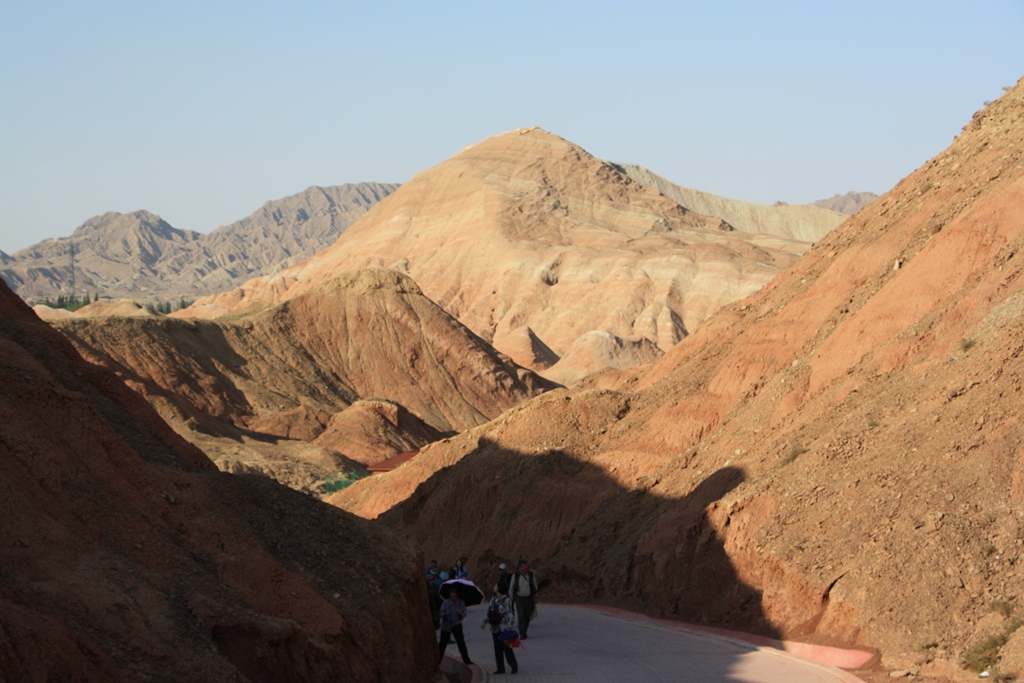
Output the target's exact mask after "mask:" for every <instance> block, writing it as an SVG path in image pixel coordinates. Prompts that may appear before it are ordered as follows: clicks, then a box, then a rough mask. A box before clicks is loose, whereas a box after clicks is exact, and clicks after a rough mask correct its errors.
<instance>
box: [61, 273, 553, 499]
mask: <svg viewBox="0 0 1024 683" xmlns="http://www.w3.org/2000/svg"><path fill="white" fill-rule="evenodd" d="M53 324H54V326H55V327H57V329H59V330H60V331H61V332H63V333H64V334H65V335H67V336H68V338H69V339H71V340H72V342H73V343H74V344H75V345H76V346H77V347H78V349H79V350H80V352H81V353H82V354H83V356H85V357H86V358H87V359H88V360H90V361H92V362H95V363H98V364H100V365H104V366H106V367H108V368H110V369H112V370H114V371H115V372H117V373H118V375H120V376H121V377H122V378H124V380H125V381H126V382H127V383H128V385H129V386H131V387H132V388H134V389H136V390H138V391H139V392H140V393H141V394H142V395H143V396H145V397H146V398H147V399H149V401H150V402H151V403H152V404H153V405H154V406H155V407H156V408H157V410H158V411H159V412H160V414H161V416H162V417H163V418H164V419H165V420H167V422H168V423H169V424H170V425H172V426H173V427H174V428H175V429H176V430H177V431H178V432H179V433H180V434H181V435H182V436H185V437H186V438H187V439H189V440H190V441H192V443H194V444H196V445H197V446H199V447H200V448H202V449H203V450H204V452H206V453H207V454H208V455H209V456H210V457H211V458H212V459H214V460H215V462H217V464H218V466H220V467H221V468H222V469H225V470H228V471H231V472H262V473H265V474H270V475H271V476H273V477H275V478H277V479H278V480H279V481H282V482H284V483H286V484H288V485H290V486H295V487H297V488H303V487H305V488H309V489H311V490H314V491H318V490H322V488H323V485H324V481H325V480H326V479H328V478H331V477H336V476H338V475H339V474H341V473H343V472H346V471H352V470H353V469H358V468H357V467H355V464H356V463H358V464H360V465H371V464H374V463H376V462H379V461H382V460H386V459H388V458H391V457H393V456H395V455H397V454H399V453H401V452H404V451H407V450H413V449H416V448H419V447H420V446H422V445H424V444H426V443H428V442H430V441H433V440H436V439H438V438H440V437H441V436H442V435H444V434H450V433H454V432H458V431H463V430H466V429H469V428H472V427H475V426H477V425H480V424H483V423H484V422H487V421H488V420H490V419H492V418H494V417H497V416H498V415H499V414H501V413H502V412H503V411H505V410H507V409H508V408H511V407H512V406H514V405H515V404H516V403H518V402H520V401H522V400H524V399H526V398H529V397H530V396H534V395H536V394H537V393H540V392H541V391H543V390H544V389H546V388H550V387H551V386H553V385H551V384H550V383H547V382H546V381H545V380H542V379H541V378H540V377H538V376H536V375H534V374H533V373H532V372H529V371H527V370H524V369H522V368H520V367H518V366H516V365H515V364H514V363H512V362H511V361H509V359H508V358H505V357H502V356H500V355H499V354H497V353H496V352H495V351H494V350H493V349H492V348H490V347H489V346H488V345H487V344H486V343H484V342H483V341H482V340H481V339H479V338H478V337H476V336H475V335H474V334H473V333H472V332H470V331H469V330H467V329H466V328H464V327H463V326H461V325H459V324H458V323H457V322H456V321H454V320H453V319H452V318H451V317H450V316H449V315H448V314H447V313H445V312H444V311H442V310H441V309H440V308H439V307H438V306H437V305H436V304H434V303H433V302H431V301H430V300H428V299H427V298H426V297H424V296H423V294H422V292H421V291H420V290H419V288H418V287H417V286H416V284H415V283H414V282H412V280H411V279H409V277H408V276H406V275H402V274H401V273H398V272H396V271H392V270H386V269H382V268H376V269H368V270H363V271H359V272H356V273H348V274H345V275H344V276H343V277H340V278H336V279H334V280H331V281H329V282H326V283H324V284H322V285H320V286H318V287H316V288H313V289H310V290H308V291H307V292H306V293H304V294H302V295H301V296H298V297H296V298H294V299H291V300H289V301H286V302H285V303H282V304H280V305H278V306H275V307H271V308H270V309H267V310H265V311H262V312H260V313H258V314H254V315H252V316H249V317H245V318H242V319H239V320H235V321H230V322H210V321H201V320H180V319H171V318H164V317H159V318H132V319H127V318H90V319H81V320H61V321H54V322H53ZM361 399H365V400H362V401H361ZM357 406H358V407H357ZM385 423H386V425H387V426H385Z"/></svg>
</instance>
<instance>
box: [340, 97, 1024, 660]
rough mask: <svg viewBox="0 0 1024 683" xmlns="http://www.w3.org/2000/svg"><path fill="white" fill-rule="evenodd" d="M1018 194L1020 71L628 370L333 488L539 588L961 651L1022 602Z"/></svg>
mask: <svg viewBox="0 0 1024 683" xmlns="http://www.w3.org/2000/svg"><path fill="white" fill-rule="evenodd" d="M1022 207H1024V82H1021V83H1018V85H1017V86H1016V87H1015V88H1013V89H1012V90H1011V91H1009V92H1008V93H1007V94H1006V95H1004V96H1003V97H1002V98H1001V99H1000V100H998V101H997V102H995V103H994V104H992V105H991V106H989V107H986V108H985V109H984V110H982V111H981V112H979V113H978V114H977V115H976V116H975V117H974V119H973V120H972V121H971V123H970V124H969V125H968V126H967V127H966V128H965V129H964V131H963V133H962V135H961V136H960V137H959V138H958V139H957V140H956V141H955V143H954V144H953V145H952V146H951V147H950V148H949V149H947V150H946V151H944V152H942V153H941V154H940V155H938V156H937V157H935V158H934V159H932V160H931V161H929V162H928V163H927V164H925V165H924V166H923V167H922V168H921V169H919V170H918V171H917V172H915V173H913V174H911V175H910V176H908V177H907V178H906V179H905V180H903V181H902V182H901V183H900V184H899V185H898V186H897V187H895V188H894V189H893V190H892V191H890V192H889V193H887V194H886V195H884V196H883V197H881V198H879V199H878V200H876V201H874V202H872V203H871V204H869V205H868V206H866V207H865V208H864V209H862V210H861V211H860V213H858V214H857V215H856V216H855V217H854V218H853V219H851V220H850V221H848V222H846V223H845V224H843V225H842V226H841V227H839V228H837V229H836V230H835V231H833V232H832V233H830V234H829V235H827V236H826V237H824V238H822V239H821V240H820V241H819V242H818V243H817V244H816V245H815V246H814V247H813V249H811V251H810V252H809V253H808V254H807V255H806V256H805V257H804V258H803V259H801V260H800V261H799V262H798V263H797V264H796V265H795V266H793V267H792V268H791V269H790V270H789V271H787V272H786V273H785V274H784V275H783V276H781V277H780V278H778V279H777V280H775V281H774V282H773V283H772V284H771V285H770V286H768V287H766V288H765V289H763V290H761V291H760V292H758V293H757V294H755V295H753V296H751V297H749V298H747V299H746V300H744V301H742V302H739V303H737V304H734V305H731V306H728V307H726V308H725V309H724V310H722V311H720V312H719V313H718V314H717V315H715V316H714V317H713V318H712V319H711V320H709V321H707V322H706V323H705V324H704V325H702V326H701V327H700V328H699V329H698V330H697V331H696V332H695V333H694V334H693V335H691V336H690V337H688V338H686V339H685V340H683V341H682V342H681V343H680V344H679V345H677V346H676V347H674V348H673V349H671V350H670V351H669V352H668V353H667V354H666V355H665V356H664V357H663V358H662V359H661V360H660V361H658V362H656V363H655V364H653V366H650V368H649V369H644V370H642V371H641V370H634V371H633V372H631V373H626V374H623V373H619V374H617V375H616V376H615V377H613V378H611V379H610V380H607V379H606V381H603V382H602V383H597V382H596V381H594V382H590V381H588V382H585V383H583V384H582V385H581V386H580V387H578V388H576V389H575V390H572V391H557V392H551V393H548V394H545V395H544V396H541V397H538V398H536V399H533V400H532V401H528V402H526V403H524V404H522V405H520V406H517V407H516V408H515V409H513V410H511V411H509V412H508V413H506V414H504V415H502V417H501V418H499V419H498V420H495V421H494V422H492V423H490V424H487V425H484V426H482V427H479V428H477V429H474V430H472V431H470V432H467V433H465V434H462V435H460V436H459V437H457V438H453V439H451V440H449V441H447V442H441V443H435V444H432V445H430V446H428V447H426V448H425V449H424V450H423V451H422V452H421V454H420V455H419V456H418V457H417V458H416V459H414V460H412V461H410V462H409V463H407V464H406V465H403V466H402V467H399V468H398V469H397V470H395V471H394V472H392V473H389V474H383V475H379V476H377V477H374V478H373V479H372V480H369V481H365V482H359V483H357V484H356V485H354V486H353V487H352V488H350V489H348V490H347V491H344V492H341V493H339V494H336V495H335V496H334V497H333V498H332V499H331V500H332V501H333V502H335V503H336V504H338V505H341V506H344V507H346V508H347V509H350V510H353V511H356V512H357V513H358V514H361V515H364V516H367V517H378V516H379V518H380V519H382V520H383V521H384V522H385V523H386V524H388V525H389V526H391V527H392V528H395V529H398V530H401V531H403V532H404V533H406V534H408V535H409V537H410V538H413V539H415V541H416V542H417V543H418V544H420V547H422V548H423V549H424V550H425V551H426V552H427V553H428V554H431V555H433V554H443V553H444V551H445V550H446V549H450V548H459V549H460V550H463V551H464V552H466V554H467V555H468V556H469V558H470V565H471V568H472V570H473V571H475V572H476V573H477V574H478V575H481V574H483V575H486V574H487V573H488V572H490V571H494V569H493V568H494V565H495V563H496V562H497V560H498V558H507V557H516V556H519V555H523V556H526V557H529V558H530V559H532V560H533V561H534V562H533V564H534V565H535V566H536V567H537V569H538V571H539V572H540V573H541V575H542V576H543V577H546V578H547V579H548V581H549V585H548V586H547V587H546V588H545V591H544V594H545V596H546V597H547V598H549V599H563V600H573V601H597V602H604V603H609V604H614V605H620V606H625V607H631V608H635V609H640V610H643V611H646V612H648V613H650V614H654V615H657V616H663V617H672V618H678V619H682V620H686V621H693V622H702V623H713V624H716V625H721V626H732V627H734V628H741V629H746V630H754V631H760V632H762V633H769V634H773V635H784V636H786V637H791V638H803V639H810V640H814V641H819V642H820V641H825V642H838V643H844V644H856V645H859V646H867V647H873V648H877V649H878V650H879V651H880V652H881V655H882V658H881V662H882V664H883V665H884V666H887V667H889V668H897V669H902V670H911V671H913V672H915V673H917V674H919V675H923V676H927V675H931V674H934V675H938V674H940V673H941V672H942V671H944V670H948V669H951V668H958V666H959V663H960V658H961V657H962V656H963V655H964V654H965V653H967V652H968V651H969V650H970V649H971V648H972V647H974V646H975V645H977V644H978V643H980V642H983V641H984V639H986V638H987V637H989V636H998V635H1002V636H1005V635H1007V634H1008V633H1012V631H1013V628H1014V627H1015V625H1017V624H1019V620H1018V621H1014V620H1013V615H1017V616H1019V615H1021V614H1022V613H1024V602H1022V601H1024V595H1022V593H1021V586H1024V581H1022V579H1024V574H1022V571H1024V569H1022V567H1024V458H1022V456H1021V448H1020V445H1021V442H1022V435H1024V432H1022V424H1024V400H1022V399H1024V260H1022V254H1024V208H1022ZM598 387H604V388H598ZM608 387H611V388H613V389H614V390H609V388H608ZM441 520H444V522H445V523H444V524H443V525H442V524H441ZM1009 642H1010V643H1011V645H1009V646H1008V647H1012V644H1013V643H1015V642H1016V643H1017V646H1016V647H1017V650H1016V653H1017V654H1016V655H1013V652H1011V651H1007V652H1006V659H1005V660H1004V664H1005V665H1007V666H1012V662H1014V661H1016V662H1018V664H1017V666H1018V667H1019V662H1020V661H1021V658H1020V644H1019V643H1020V632H1019V631H1018V632H1017V633H1016V634H1014V635H1012V637H1011V638H1010V641H1009ZM1014 656H1016V659H1013V657H1014ZM1007 663H1009V664H1007ZM1011 670H1012V669H1011ZM1004 671H1006V669H1004ZM1018 673H1019V672H1018Z"/></svg>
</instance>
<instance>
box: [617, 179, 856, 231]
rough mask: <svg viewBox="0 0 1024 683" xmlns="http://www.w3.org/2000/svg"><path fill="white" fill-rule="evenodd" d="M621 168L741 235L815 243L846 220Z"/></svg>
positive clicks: (834, 213) (817, 209)
mask: <svg viewBox="0 0 1024 683" xmlns="http://www.w3.org/2000/svg"><path fill="white" fill-rule="evenodd" d="M621 168H622V169H623V171H624V172H625V173H626V174H627V175H628V176H629V177H630V178H632V179H633V180H635V181H636V182H638V183H640V184H641V185H644V186H646V187H650V188H652V189H654V190H657V191H658V192H660V193H662V194H663V195H665V196H666V197H668V198H669V199H671V200H673V201H675V202H677V203H678V204H679V205H680V206H685V207H686V208H687V209H689V210H690V211H695V212H696V213H702V214H706V215H708V216H717V217H718V218H721V219H722V220H723V221H725V222H726V223H728V224H729V225H731V226H732V227H734V228H736V229H737V230H742V231H743V232H749V233H752V234H758V233H764V234H768V235H777V236H780V237H785V238H787V239H791V240H797V241H802V242H815V241H817V240H819V239H821V238H822V237H824V236H825V235H827V234H828V233H829V232H830V231H831V230H832V228H834V227H836V226H837V225H839V224H840V223H842V222H843V221H844V220H846V216H845V215H844V214H842V213H838V212H837V211H834V210H829V209H828V208H821V207H819V206H811V205H803V206H789V205H776V206H764V205H762V204H754V203H752V202H744V201H740V200H738V199H729V198H727V197H721V196H719V195H716V194H711V193H710V192H701V191H700V190H691V189H690V188H687V187H683V186H681V185H676V184H675V183H673V182H671V181H669V180H666V179H665V178H662V177H661V176H660V175H658V174H657V173H654V172H653V171H650V170H648V169H646V168H644V167H643V166H637V165H635V164H622V165H621Z"/></svg>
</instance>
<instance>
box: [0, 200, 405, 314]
mask: <svg viewBox="0 0 1024 683" xmlns="http://www.w3.org/2000/svg"><path fill="white" fill-rule="evenodd" d="M397 187H398V186H397V185H393V184H386V183H359V184H355V185H337V186H331V187H316V186H314V187H310V188H308V189H307V190H305V191H303V192H300V193H298V194H295V195H292V196H290V197H285V198H284V199H278V200H275V201H269V202H267V203H265V204H264V205H263V206H262V207H261V208H260V209H259V210H257V211H255V212H254V213H252V214H251V215H250V216H248V217H246V218H244V219H242V220H240V221H237V222H235V223H232V224H230V225H225V226H222V227H219V228H217V229H216V230H214V231H212V232H210V233H209V234H201V233H198V232H195V231H192V230H179V229H177V228H174V227H173V226H171V225H170V224H168V223H167V222H166V221H164V220H163V219H162V218H160V217H159V216H155V215H153V214H151V213H149V212H148V211H135V212H132V213H127V214H121V213H115V212H109V213H105V214H103V215H102V216H96V217H94V218H91V219H89V220H88V221H86V222H85V223H83V224H82V225H81V226H79V227H78V228H77V229H76V230H75V231H74V232H73V233H72V235H71V236H70V237H64V238H59V239H48V240H45V241H43V242H40V243H39V244H36V245H33V246H31V247H28V248H26V249H22V250H20V251H17V252H15V253H14V254H13V255H10V256H8V255H3V258H2V260H0V277H2V278H3V280H4V281H5V282H7V284H8V285H9V286H10V287H11V288H12V289H13V290H14V291H15V292H17V293H18V294H19V295H20V296H21V297H22V298H23V299H25V300H27V301H43V300H45V299H47V298H50V299H51V300H56V298H57V297H58V296H60V295H65V296H69V297H70V296H71V295H72V282H71V280H72V278H71V275H72V268H71V259H72V250H74V255H73V257H74V271H73V272H74V287H73V289H74V294H75V295H76V296H78V297H81V296H83V295H85V294H89V295H93V296H96V295H99V296H102V297H103V298H105V299H121V298H126V299H132V300H135V301H136V302H138V303H141V304H146V303H156V302H158V301H169V302H174V303H178V302H179V301H180V300H181V299H187V300H191V299H194V298H196V297H198V296H202V295H206V294H210V293H213V292H219V291H223V290H225V289H230V288H231V287H234V286H237V285H239V284H241V283H242V282H245V281H246V280H248V279H250V278H252V277H256V276H258V275H265V274H270V273H275V272H277V271H278V270H280V269H281V268H284V267H287V266H289V265H292V264H295V263H297V262H299V261H301V260H302V259H305V258H307V257H309V256H312V255H313V254H315V253H316V252H318V251H320V250H321V249H323V248H325V247H326V246H328V245H329V244H331V243H332V242H333V241H334V240H335V239H337V237H338V236H339V235H341V234H342V233H343V232H345V230H346V229H347V228H348V227H349V226H350V225H352V223H354V222H355V221H356V220H357V219H358V218H359V217H360V216H362V215H363V214H364V213H366V212H367V211H368V210H369V209H370V208H371V207H373V206H374V205H375V204H376V203H377V202H379V201H380V200H381V199H383V198H384V197H386V196H387V195H388V194H390V193H391V192H393V191H394V190H395V189H396V188H397Z"/></svg>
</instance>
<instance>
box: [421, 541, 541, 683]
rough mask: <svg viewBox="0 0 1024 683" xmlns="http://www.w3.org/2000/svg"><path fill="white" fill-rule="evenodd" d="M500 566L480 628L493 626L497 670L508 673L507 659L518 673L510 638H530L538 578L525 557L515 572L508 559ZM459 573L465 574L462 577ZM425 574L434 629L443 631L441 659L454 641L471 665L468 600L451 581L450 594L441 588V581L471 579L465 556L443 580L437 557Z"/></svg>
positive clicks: (463, 659) (439, 649)
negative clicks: (465, 626)
mask: <svg viewBox="0 0 1024 683" xmlns="http://www.w3.org/2000/svg"><path fill="white" fill-rule="evenodd" d="M498 569H499V570H500V571H501V573H500V574H499V575H498V578H497V580H496V581H495V583H494V585H493V586H492V588H491V590H492V592H493V595H492V597H491V599H490V602H489V603H488V606H487V612H486V613H485V616H484V620H483V623H481V624H480V628H481V629H484V628H487V627H490V630H491V639H492V640H493V643H494V659H495V663H496V664H497V673H505V662H506V661H508V665H509V668H510V671H511V673H517V672H518V671H519V664H518V662H517V661H516V655H515V651H514V650H513V648H512V646H511V645H510V641H514V640H515V639H516V638H518V639H519V640H526V639H527V638H528V637H529V629H530V620H531V619H532V618H533V617H534V616H535V614H536V609H537V607H536V599H537V593H538V590H539V587H538V585H537V577H536V575H535V574H534V573H533V570H532V569H530V564H529V562H528V561H527V560H525V559H520V560H519V562H518V564H517V565H516V569H515V571H510V569H509V565H508V563H506V562H502V563H501V564H499V565H498ZM459 574H462V575H461V576H459ZM426 575H427V592H428V595H429V597H430V609H431V616H432V617H433V619H434V628H435V629H438V630H439V631H440V640H439V642H438V658H439V659H440V658H442V657H444V652H445V650H446V649H447V648H448V643H449V642H451V641H452V640H454V641H455V644H456V646H457V647H458V649H459V654H460V655H461V656H462V661H463V662H465V663H466V664H470V663H471V660H470V658H469V651H468V650H467V648H466V639H465V634H464V633H463V630H462V624H463V621H464V620H465V618H466V615H467V612H466V603H465V602H464V601H463V600H462V599H461V598H460V597H459V594H458V591H457V590H456V589H455V587H454V586H452V585H451V584H449V586H451V589H450V590H446V591H445V592H447V595H442V594H441V593H442V591H441V590H440V587H441V584H442V583H444V581H445V580H450V579H453V578H464V579H468V578H469V574H468V572H466V570H465V558H461V559H460V560H459V561H458V562H457V563H456V566H455V567H453V568H452V571H451V572H448V577H447V578H446V579H444V580H442V579H440V576H441V571H440V569H439V568H438V567H437V561H436V560H431V563H430V566H429V567H427V569H426ZM515 627H518V633H516V631H515Z"/></svg>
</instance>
